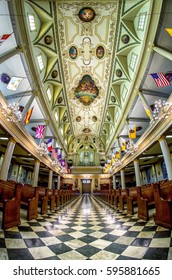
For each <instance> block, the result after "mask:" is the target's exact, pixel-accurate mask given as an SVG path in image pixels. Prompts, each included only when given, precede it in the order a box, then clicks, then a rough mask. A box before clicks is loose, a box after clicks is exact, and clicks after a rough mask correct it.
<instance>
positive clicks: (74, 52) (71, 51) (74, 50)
mask: <svg viewBox="0 0 172 280" xmlns="http://www.w3.org/2000/svg"><path fill="white" fill-rule="evenodd" d="M69 56H70V58H71V59H75V58H77V56H78V51H77V48H76V47H75V46H72V47H70V49H69Z"/></svg>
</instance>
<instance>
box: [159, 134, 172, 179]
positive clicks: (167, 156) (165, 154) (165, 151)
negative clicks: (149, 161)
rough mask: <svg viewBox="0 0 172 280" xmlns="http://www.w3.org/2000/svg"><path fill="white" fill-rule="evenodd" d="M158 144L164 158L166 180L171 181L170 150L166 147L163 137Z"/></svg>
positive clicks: (171, 162)
mask: <svg viewBox="0 0 172 280" xmlns="http://www.w3.org/2000/svg"><path fill="white" fill-rule="evenodd" d="M159 144H160V147H161V150H162V154H163V157H164V161H165V165H166V169H167V174H168V179H169V180H172V161H171V155H170V150H169V147H168V145H167V141H166V139H165V137H164V136H162V137H161V138H160V139H159Z"/></svg>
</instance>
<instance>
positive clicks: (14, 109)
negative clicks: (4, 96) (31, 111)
mask: <svg viewBox="0 0 172 280" xmlns="http://www.w3.org/2000/svg"><path fill="white" fill-rule="evenodd" d="M0 113H1V114H2V115H3V116H4V117H5V118H6V120H7V121H8V122H19V121H21V119H22V113H21V111H20V107H19V104H18V103H15V102H14V103H12V104H11V103H10V104H8V105H7V107H5V106H3V105H2V104H1V103H0Z"/></svg>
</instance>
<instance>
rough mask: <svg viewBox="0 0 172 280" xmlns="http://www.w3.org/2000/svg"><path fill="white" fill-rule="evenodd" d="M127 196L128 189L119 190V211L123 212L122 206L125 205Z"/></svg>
mask: <svg viewBox="0 0 172 280" xmlns="http://www.w3.org/2000/svg"><path fill="white" fill-rule="evenodd" d="M128 195H129V189H128V188H127V189H121V193H120V196H119V210H122V211H123V210H124V204H127V197H128Z"/></svg>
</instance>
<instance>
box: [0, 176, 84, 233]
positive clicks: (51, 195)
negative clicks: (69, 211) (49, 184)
mask: <svg viewBox="0 0 172 280" xmlns="http://www.w3.org/2000/svg"><path fill="white" fill-rule="evenodd" d="M78 195H79V192H78V191H72V190H57V189H48V188H44V187H33V186H31V185H27V184H24V185H23V184H18V183H15V182H10V181H4V180H0V210H2V212H3V214H2V228H3V229H8V228H11V227H14V226H17V225H20V223H21V221H20V209H21V208H24V209H26V212H27V220H28V221H30V220H32V219H36V218H37V217H38V212H39V209H40V214H41V215H43V214H46V213H47V212H48V210H55V209H57V208H60V207H63V206H64V205H65V204H66V203H68V202H69V201H71V200H72V199H73V198H75V197H77V196H78Z"/></svg>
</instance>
